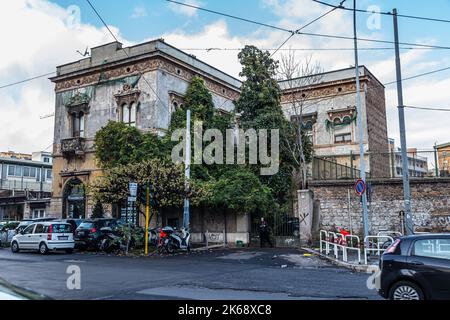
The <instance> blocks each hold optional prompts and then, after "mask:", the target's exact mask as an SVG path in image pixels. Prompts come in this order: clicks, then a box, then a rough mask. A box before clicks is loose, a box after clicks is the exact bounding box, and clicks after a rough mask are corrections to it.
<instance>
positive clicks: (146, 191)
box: [145, 183, 150, 256]
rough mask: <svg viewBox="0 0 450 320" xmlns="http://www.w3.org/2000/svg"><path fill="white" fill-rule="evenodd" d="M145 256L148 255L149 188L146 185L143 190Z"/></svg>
mask: <svg viewBox="0 0 450 320" xmlns="http://www.w3.org/2000/svg"><path fill="white" fill-rule="evenodd" d="M145 202H146V203H145V255H146V256H147V255H148V224H149V218H150V186H149V184H148V183H147V188H146V190H145Z"/></svg>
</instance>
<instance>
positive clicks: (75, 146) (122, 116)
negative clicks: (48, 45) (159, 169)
mask: <svg viewBox="0 0 450 320" xmlns="http://www.w3.org/2000/svg"><path fill="white" fill-rule="evenodd" d="M194 76H200V77H202V78H203V79H204V81H205V84H206V86H207V87H208V89H209V90H210V91H211V93H212V96H213V100H214V104H215V106H216V108H218V109H221V110H223V111H224V112H227V111H230V110H232V109H233V108H234V104H233V101H234V100H235V99H237V97H238V96H239V87H240V85H241V82H240V81H239V80H237V79H235V78H233V77H231V76H229V75H227V74H226V73H224V72H222V71H220V70H218V69H216V68H214V67H212V66H210V65H208V64H206V63H204V62H202V61H200V60H198V59H196V58H195V56H192V55H189V54H187V53H185V52H183V51H181V50H178V49H176V48H175V47H172V46H170V45H169V44H167V43H165V42H164V41H163V40H154V41H150V42H147V43H142V44H139V45H136V46H132V47H127V48H123V47H122V44H121V43H118V42H113V43H109V44H106V45H102V46H99V47H96V48H92V49H91V53H90V57H87V58H85V59H82V60H79V61H76V62H73V63H69V64H65V65H62V66H59V67H57V75H56V76H55V77H53V78H51V81H52V82H54V84H55V130H54V146H53V157H54V162H53V173H54V183H53V199H52V204H51V212H52V214H53V215H54V216H57V217H61V216H62V217H63V218H66V217H77V218H78V217H81V218H87V217H89V216H90V215H91V213H92V208H93V206H94V203H92V202H93V201H91V199H89V197H88V196H87V192H86V188H87V186H88V185H89V183H90V182H92V181H93V180H94V179H95V178H96V177H97V176H99V175H100V174H101V171H100V169H99V168H98V166H97V164H96V161H95V149H94V137H95V134H96V133H97V131H98V130H100V129H101V128H102V127H104V126H105V125H106V124H107V123H108V122H109V121H121V122H124V123H125V124H127V125H129V126H134V127H136V128H138V129H140V130H142V131H144V132H149V131H151V132H154V133H157V134H158V135H163V134H164V133H165V131H166V130H167V129H168V126H169V123H170V118H171V114H172V112H173V111H174V110H176V109H177V108H180V107H182V105H183V96H184V94H185V92H186V90H187V88H188V86H189V83H190V81H191V79H192V78H193V77H194ZM120 210H121V208H112V213H113V215H117V214H120V213H118V212H120ZM109 212H110V213H111V210H109Z"/></svg>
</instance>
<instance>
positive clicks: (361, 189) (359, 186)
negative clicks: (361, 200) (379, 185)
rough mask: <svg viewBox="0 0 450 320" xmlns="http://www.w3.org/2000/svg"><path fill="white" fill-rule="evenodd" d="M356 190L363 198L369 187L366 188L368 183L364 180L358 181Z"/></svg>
mask: <svg viewBox="0 0 450 320" xmlns="http://www.w3.org/2000/svg"><path fill="white" fill-rule="evenodd" d="M354 188H355V191H356V194H357V195H358V196H360V197H361V196H362V195H363V194H364V192H366V188H367V186H366V183H365V182H364V181H363V180H362V179H358V181H356V183H355V187H354Z"/></svg>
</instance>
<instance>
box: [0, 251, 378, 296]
mask: <svg viewBox="0 0 450 320" xmlns="http://www.w3.org/2000/svg"><path fill="white" fill-rule="evenodd" d="M73 266H75V268H76V269H78V270H79V271H80V278H79V279H80V282H79V283H80V285H81V288H80V289H73V288H72V289H69V288H68V286H67V282H68V278H69V277H70V276H71V275H72V274H70V273H68V268H69V267H72V270H73ZM70 270H71V269H70V268H69V271H70ZM368 276H369V275H368V274H364V273H353V272H351V271H349V270H347V269H344V268H338V267H335V266H331V265H329V264H327V262H325V261H323V260H320V259H319V258H317V257H308V256H304V255H303V252H300V251H299V250H296V249H226V250H225V249H224V250H215V251H206V252H201V253H200V252H199V253H191V254H179V255H175V256H152V257H120V256H108V255H103V254H91V253H87V254H86V253H84V254H83V253H75V254H71V255H67V254H63V253H53V254H50V255H46V256H42V255H39V254H37V253H33V252H28V253H22V252H21V253H18V254H13V253H11V251H10V250H9V249H6V248H4V249H0V278H3V279H5V280H6V281H8V282H10V283H12V284H14V285H16V286H19V287H22V288H26V289H29V290H32V291H35V292H37V293H40V294H43V295H46V296H48V297H50V298H54V299H68V300H69V299H70V300H85V299H89V300H92V299H99V300H104V299H134V300H135V299H137V300H154V299H200V300H222V299H223V300H280V299H281V300H289V299H296V300H297V299H300V300H309V299H351V300H353V299H358V300H373V299H379V298H378V296H377V294H376V292H375V291H373V290H369V289H368V288H367V286H366V281H367V278H368ZM69 282H70V281H69Z"/></svg>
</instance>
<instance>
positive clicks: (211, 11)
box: [166, 0, 450, 50]
mask: <svg viewBox="0 0 450 320" xmlns="http://www.w3.org/2000/svg"><path fill="white" fill-rule="evenodd" d="M166 1H168V2H171V3H176V4H178V5H181V6H186V7H190V8H194V9H197V10H202V11H206V12H210V13H214V14H217V15H221V16H225V17H229V18H233V19H237V20H241V21H246V22H249V23H253V24H258V25H262V26H265V27H269V28H274V29H278V30H281V31H285V32H288V33H290V34H292V33H293V32H295V33H296V34H299V35H305V36H312V37H323V38H333V39H342V40H352V41H354V38H353V37H347V36H337V35H329V34H321V33H309V32H301V31H299V32H296V30H289V29H285V28H280V27H276V26H274V25H270V24H267V23H262V22H258V21H254V20H250V19H246V18H241V17H237V16H233V15H229V14H227V13H223V12H219V11H213V10H208V9H205V8H202V7H199V6H194V5H190V4H186V3H181V2H177V1H174V0H166ZM338 8H339V7H338ZM352 11H353V9H352ZM357 40H359V41H366V42H375V43H385V44H386V43H389V44H395V42H394V41H389V40H379V39H367V38H357ZM399 44H400V45H407V46H414V47H423V48H430V49H447V50H450V47H448V46H435V45H427V44H418V43H408V42H399Z"/></svg>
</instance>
